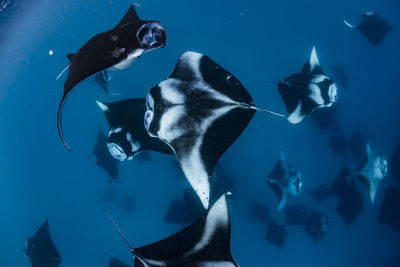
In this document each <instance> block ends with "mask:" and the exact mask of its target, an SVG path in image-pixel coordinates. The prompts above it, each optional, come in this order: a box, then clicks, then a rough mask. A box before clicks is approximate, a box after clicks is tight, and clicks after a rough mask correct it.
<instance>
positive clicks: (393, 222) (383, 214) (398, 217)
mask: <svg viewBox="0 0 400 267" xmlns="http://www.w3.org/2000/svg"><path fill="white" fill-rule="evenodd" d="M399 208H400V191H399V190H398V189H396V188H395V187H394V186H392V185H389V186H388V187H387V188H386V189H385V197H384V198H383V202H382V205H381V207H380V209H379V215H378V221H379V222H381V223H383V224H386V225H388V226H390V227H392V228H393V230H395V231H397V232H398V233H399V234H400V212H399Z"/></svg>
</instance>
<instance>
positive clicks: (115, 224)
mask: <svg viewBox="0 0 400 267" xmlns="http://www.w3.org/2000/svg"><path fill="white" fill-rule="evenodd" d="M103 212H104V213H105V214H106V216H107V217H108V219H109V220H110V222H111V223H112V224H113V225H114V227H115V229H116V230H117V231H118V233H119V235H120V236H121V237H122V239H123V240H124V241H125V243H126V244H127V245H128V247H129V250H130V251H131V252H132V254H133V255H135V257H138V258H139V259H140V260H141V261H143V260H142V259H143V257H142V256H141V255H140V254H139V253H138V252H137V251H136V250H135V249H134V248H133V247H132V246H131V244H130V243H129V241H128V239H126V237H125V235H124V234H123V233H122V231H121V229H120V228H119V227H118V225H117V223H116V222H115V221H114V219H113V217H112V216H111V215H110V214H109V213H108V212H107V211H106V210H105V209H103Z"/></svg>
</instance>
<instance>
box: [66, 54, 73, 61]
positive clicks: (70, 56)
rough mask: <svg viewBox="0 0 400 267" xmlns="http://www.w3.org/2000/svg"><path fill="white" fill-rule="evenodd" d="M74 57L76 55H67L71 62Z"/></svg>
mask: <svg viewBox="0 0 400 267" xmlns="http://www.w3.org/2000/svg"><path fill="white" fill-rule="evenodd" d="M74 56H75V54H73V53H70V54H67V58H68V59H69V61H70V62H71V61H72V59H73V57H74Z"/></svg>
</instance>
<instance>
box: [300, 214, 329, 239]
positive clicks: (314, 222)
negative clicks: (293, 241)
mask: <svg viewBox="0 0 400 267" xmlns="http://www.w3.org/2000/svg"><path fill="white" fill-rule="evenodd" d="M330 227H331V219H330V218H329V217H328V216H326V215H324V214H322V213H321V212H319V211H317V210H314V211H312V212H311V214H310V216H309V218H308V221H307V224H306V226H305V228H306V231H307V233H308V234H309V235H310V236H311V237H312V238H313V239H314V240H315V242H319V241H320V240H322V238H324V236H325V234H326V232H328V230H329V228H330Z"/></svg>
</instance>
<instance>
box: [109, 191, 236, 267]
mask: <svg viewBox="0 0 400 267" xmlns="http://www.w3.org/2000/svg"><path fill="white" fill-rule="evenodd" d="M107 215H108V214H107ZM108 217H109V219H110V220H111V222H112V223H113V224H114V226H115V227H116V228H117V230H118V231H119V233H120V235H121V236H122V238H123V239H124V240H125V242H126V243H127V245H128V246H129V249H130V251H131V253H132V255H133V257H134V266H135V267H156V266H164V267H180V266H182V267H183V266H187V267H203V266H215V267H234V266H238V264H237V263H236V262H235V260H234V259H233V257H232V254H231V248H230V220H229V212H228V206H227V202H226V196H225V195H223V196H221V197H220V198H219V199H218V200H217V201H216V202H215V203H214V204H213V205H212V206H211V208H210V209H209V210H208V211H206V212H205V213H204V214H203V216H201V217H200V218H199V219H197V220H196V221H195V222H194V223H193V224H191V225H190V226H188V227H187V228H185V229H184V230H182V231H180V232H178V233H176V234H174V235H172V236H170V237H168V238H166V239H163V240H161V241H158V242H156V243H153V244H150V245H147V246H144V247H140V248H133V247H132V246H131V245H130V244H129V242H128V241H127V240H126V238H125V237H124V235H123V234H122V233H121V231H120V230H119V228H118V226H117V225H116V224H115V222H114V220H113V219H112V218H111V216H110V215H108Z"/></svg>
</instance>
